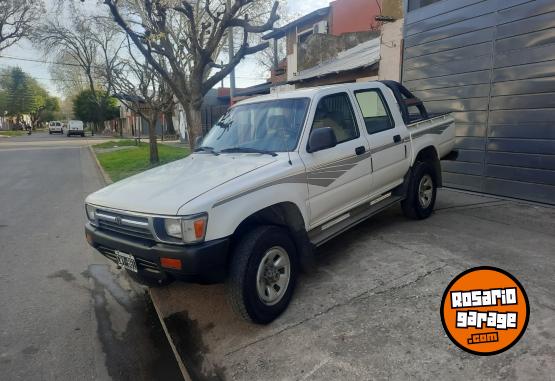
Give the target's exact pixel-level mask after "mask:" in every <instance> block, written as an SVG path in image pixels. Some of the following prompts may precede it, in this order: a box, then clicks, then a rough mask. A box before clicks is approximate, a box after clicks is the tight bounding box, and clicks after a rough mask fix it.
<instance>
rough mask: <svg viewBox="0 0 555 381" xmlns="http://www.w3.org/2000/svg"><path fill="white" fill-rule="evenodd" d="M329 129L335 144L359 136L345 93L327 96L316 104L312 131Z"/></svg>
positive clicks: (349, 102)
mask: <svg viewBox="0 0 555 381" xmlns="http://www.w3.org/2000/svg"><path fill="white" fill-rule="evenodd" d="M322 127H331V129H332V130H333V132H334V133H335V137H336V138H337V144H339V143H343V142H346V141H348V140H353V139H356V138H358V137H359V136H360V134H359V132H358V128H357V125H356V122H355V117H354V112H353V108H352V106H351V101H350V100H349V96H348V95H347V93H338V94H333V95H328V96H326V97H324V98H322V99H320V102H318V107H316V113H315V114H314V122H313V123H312V129H315V128H322Z"/></svg>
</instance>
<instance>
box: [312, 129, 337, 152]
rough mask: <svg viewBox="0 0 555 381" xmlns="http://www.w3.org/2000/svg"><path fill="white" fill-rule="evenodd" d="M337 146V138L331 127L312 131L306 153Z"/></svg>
mask: <svg viewBox="0 0 555 381" xmlns="http://www.w3.org/2000/svg"><path fill="white" fill-rule="evenodd" d="M336 145H337V138H336V137H335V132H333V129H332V128H331V127H322V128H317V129H315V130H312V131H311V132H310V137H309V138H308V149H307V151H308V152H310V153H312V152H316V151H321V150H324V149H327V148H332V147H335V146H336Z"/></svg>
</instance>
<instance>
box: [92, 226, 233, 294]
mask: <svg viewBox="0 0 555 381" xmlns="http://www.w3.org/2000/svg"><path fill="white" fill-rule="evenodd" d="M85 236H86V239H87V242H88V243H89V244H90V245H91V246H92V247H94V248H95V249H96V250H98V252H100V254H102V255H104V256H105V257H107V258H108V259H110V260H112V261H114V262H116V254H115V251H116V250H118V251H121V252H123V253H126V254H131V255H132V256H133V257H134V258H135V262H136V263H137V274H136V275H137V276H138V277H139V278H140V280H144V281H146V282H147V283H150V282H152V281H157V282H159V283H166V282H170V281H173V280H181V281H185V282H195V283H218V282H222V281H223V280H224V279H225V276H226V273H227V257H228V248H229V241H230V239H229V238H222V239H217V240H212V241H207V242H203V243H200V244H196V245H187V246H178V245H166V244H162V243H152V242H150V243H149V242H142V241H134V240H131V239H129V238H128V237H122V236H119V235H117V234H113V233H109V232H106V231H103V230H100V229H98V228H96V227H94V226H92V225H91V224H90V223H87V224H86V225H85ZM161 258H170V259H178V260H180V261H181V269H180V270H177V269H173V268H165V267H162V265H161V262H160V259H161Z"/></svg>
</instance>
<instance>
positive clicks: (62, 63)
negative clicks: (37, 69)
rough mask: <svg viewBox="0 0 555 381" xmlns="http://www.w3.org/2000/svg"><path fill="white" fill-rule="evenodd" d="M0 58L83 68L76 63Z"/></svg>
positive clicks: (10, 57) (3, 56)
mask: <svg viewBox="0 0 555 381" xmlns="http://www.w3.org/2000/svg"><path fill="white" fill-rule="evenodd" d="M0 58H5V59H8V60H16V61H25V62H37V63H46V64H49V65H62V66H74V67H82V65H79V64H75V63H69V62H54V61H46V60H37V59H34V58H23V57H13V56H5V55H2V56H0ZM92 66H96V65H92Z"/></svg>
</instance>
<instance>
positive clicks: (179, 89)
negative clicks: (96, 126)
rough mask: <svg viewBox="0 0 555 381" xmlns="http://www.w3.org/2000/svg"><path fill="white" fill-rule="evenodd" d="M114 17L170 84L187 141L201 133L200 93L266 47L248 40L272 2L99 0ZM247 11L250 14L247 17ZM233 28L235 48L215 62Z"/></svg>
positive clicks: (268, 23)
mask: <svg viewBox="0 0 555 381" xmlns="http://www.w3.org/2000/svg"><path fill="white" fill-rule="evenodd" d="M104 4H106V5H107V6H108V8H109V10H110V13H111V14H112V16H113V18H114V20H115V22H116V23H117V24H118V25H119V26H120V27H121V28H122V29H123V30H124V31H125V33H126V34H127V35H128V36H129V37H130V38H131V40H132V41H133V43H134V44H135V46H136V47H137V49H138V50H139V51H140V52H141V53H142V54H143V56H144V57H145V59H146V61H147V62H148V64H149V65H150V66H152V68H153V69H154V70H156V72H157V73H158V74H159V75H160V76H161V78H162V79H163V80H164V81H165V82H166V83H167V85H168V86H169V87H170V88H171V90H172V91H173V93H174V94H175V96H176V98H177V99H178V100H179V102H180V103H181V105H182V106H183V108H184V109H185V114H186V118H187V125H188V129H189V143H190V145H191V146H193V145H194V142H195V140H196V137H197V136H200V135H201V134H202V122H201V106H202V100H203V97H204V95H205V94H206V93H207V92H208V91H209V90H210V89H211V88H213V87H214V86H215V85H217V84H218V83H219V82H220V81H221V80H223V79H224V78H225V77H226V76H227V75H229V74H230V73H231V71H232V70H233V69H234V68H235V67H236V66H237V65H238V64H239V62H241V60H242V59H243V58H244V57H245V56H248V55H251V54H255V53H258V52H260V51H262V50H264V49H266V48H267V47H268V43H267V42H264V43H259V44H255V45H253V46H251V45H250V43H249V37H250V36H251V35H252V34H260V33H263V32H266V31H268V30H270V29H271V28H272V26H273V24H274V22H275V21H276V20H278V18H279V17H278V16H277V7H278V3H277V2H276V3H274V4H273V5H272V6H271V9H270V11H269V13H267V14H266V13H265V12H259V9H260V8H264V7H265V6H266V5H268V4H270V2H269V0H233V1H231V0H228V1H227V4H226V1H225V0H197V1H195V2H192V1H191V2H189V1H178V0H163V1H162V0H133V1H127V2H121V1H118V0H104ZM249 12H250V13H251V16H252V13H254V14H255V15H256V16H258V15H259V14H263V15H264V14H265V15H266V16H267V17H265V18H264V20H263V21H261V17H249ZM232 28H234V29H235V30H237V31H238V32H239V35H240V36H241V43H240V45H239V48H238V50H237V51H235V52H233V55H232V57H231V59H229V60H228V63H227V64H222V65H218V64H216V62H217V61H218V57H219V56H220V53H221V50H222V47H223V45H224V44H225V41H226V37H227V36H228V33H230V31H231V29H232Z"/></svg>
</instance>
